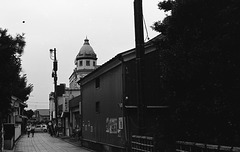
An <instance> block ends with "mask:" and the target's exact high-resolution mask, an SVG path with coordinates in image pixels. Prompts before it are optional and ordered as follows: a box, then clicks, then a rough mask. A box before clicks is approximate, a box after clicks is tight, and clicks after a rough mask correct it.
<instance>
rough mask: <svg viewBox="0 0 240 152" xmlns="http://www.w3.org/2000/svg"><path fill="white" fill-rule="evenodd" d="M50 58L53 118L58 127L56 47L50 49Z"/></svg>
mask: <svg viewBox="0 0 240 152" xmlns="http://www.w3.org/2000/svg"><path fill="white" fill-rule="evenodd" d="M52 54H53V55H52ZM50 58H51V59H52V60H53V72H52V77H53V79H54V102H55V119H56V127H57V128H58V100H57V70H58V67H57V65H58V64H57V55H56V48H54V49H50Z"/></svg>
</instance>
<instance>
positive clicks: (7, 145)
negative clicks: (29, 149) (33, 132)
mask: <svg viewBox="0 0 240 152" xmlns="http://www.w3.org/2000/svg"><path fill="white" fill-rule="evenodd" d="M11 106H12V109H13V110H12V112H11V113H10V114H9V115H8V116H7V118H6V119H5V121H4V124H3V128H4V132H5V134H4V149H12V148H13V146H14V143H15V141H16V140H17V139H18V138H19V137H20V136H21V134H22V133H23V132H24V131H25V126H26V122H27V117H26V116H24V115H23V111H24V108H25V107H27V104H25V103H23V102H22V101H21V100H20V99H18V98H17V97H14V96H12V97H11Z"/></svg>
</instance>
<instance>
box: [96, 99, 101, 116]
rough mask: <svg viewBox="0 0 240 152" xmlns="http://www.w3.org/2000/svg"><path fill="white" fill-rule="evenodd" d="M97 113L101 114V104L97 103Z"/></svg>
mask: <svg viewBox="0 0 240 152" xmlns="http://www.w3.org/2000/svg"><path fill="white" fill-rule="evenodd" d="M96 113H100V102H99V101H97V102H96Z"/></svg>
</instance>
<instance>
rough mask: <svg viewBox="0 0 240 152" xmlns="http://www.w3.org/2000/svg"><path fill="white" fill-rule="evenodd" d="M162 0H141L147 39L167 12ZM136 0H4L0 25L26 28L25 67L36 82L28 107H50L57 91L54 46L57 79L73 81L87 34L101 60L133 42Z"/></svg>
mask: <svg viewBox="0 0 240 152" xmlns="http://www.w3.org/2000/svg"><path fill="white" fill-rule="evenodd" d="M159 1H160V0H143V3H142V4H143V16H144V19H145V23H146V28H145V29H144V33H145V34H144V37H145V38H146V39H147V37H149V38H150V39H151V38H153V37H155V36H157V35H158V34H159V33H157V32H155V31H153V30H152V29H151V27H150V26H152V25H153V23H154V22H156V21H161V20H163V19H164V17H165V16H166V14H165V13H164V12H163V11H161V10H159V9H158V6H157V4H158V3H159ZM133 2H134V0H101V1H100V0H1V6H0V28H2V29H7V30H8V33H9V34H11V35H12V36H16V34H21V33H24V34H25V41H26V46H25V48H24V54H23V55H22V57H21V59H22V69H23V71H22V73H23V74H26V75H27V81H28V84H30V83H31V84H33V86H34V88H33V92H32V93H31V95H30V97H29V100H28V101H27V104H28V108H27V109H32V110H35V109H46V108H49V105H48V104H49V93H50V92H52V91H54V84H53V78H52V77H51V73H52V68H53V67H52V64H53V61H52V60H51V59H50V52H49V50H50V49H53V48H56V50H57V61H58V71H57V74H58V84H60V83H65V84H66V86H69V77H70V75H71V74H72V72H73V69H74V68H75V65H74V60H75V58H76V55H77V54H78V52H79V50H80V48H81V47H82V46H83V43H84V39H85V38H86V37H87V38H88V39H89V43H90V45H91V46H92V48H93V49H94V52H95V53H96V54H97V58H98V60H97V64H98V65H102V64H104V63H105V62H107V61H108V60H110V59H111V58H113V57H114V56H115V55H117V54H118V53H121V52H124V51H127V50H129V49H132V48H134V47H135V33H134V9H133ZM23 21H24V22H23Z"/></svg>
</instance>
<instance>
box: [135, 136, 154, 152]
mask: <svg viewBox="0 0 240 152" xmlns="http://www.w3.org/2000/svg"><path fill="white" fill-rule="evenodd" d="M131 147H132V152H154V145H153V137H148V136H137V135H133V136H132V142H131Z"/></svg>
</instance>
